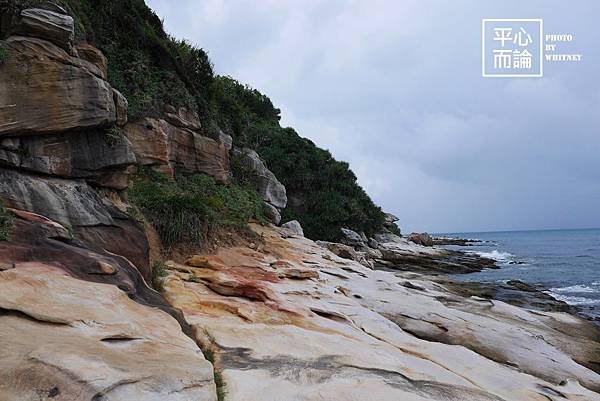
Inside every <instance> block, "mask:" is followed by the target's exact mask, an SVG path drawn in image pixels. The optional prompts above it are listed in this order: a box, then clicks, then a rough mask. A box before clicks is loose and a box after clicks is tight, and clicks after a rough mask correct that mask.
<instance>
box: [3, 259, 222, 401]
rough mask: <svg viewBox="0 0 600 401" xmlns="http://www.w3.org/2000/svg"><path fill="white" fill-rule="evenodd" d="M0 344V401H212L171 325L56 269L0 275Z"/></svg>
mask: <svg viewBox="0 0 600 401" xmlns="http://www.w3.org/2000/svg"><path fill="white" fill-rule="evenodd" d="M40 333H43V336H40ZM0 347H1V348H2V357H1V358H0V399H2V400H15V401H17V400H34V399H59V400H63V399H64V400H74V399H86V400H104V399H106V400H109V399H110V400H123V401H125V400H134V399H135V400H173V401H175V400H190V399H194V400H206V401H213V400H216V392H215V385H214V382H213V372H212V367H211V365H210V363H209V362H208V361H206V360H205V359H204V358H203V356H202V353H201V351H200V350H199V349H198V348H197V346H196V344H194V342H193V341H192V340H191V339H190V338H188V337H187V336H185V335H184V334H183V333H182V332H181V329H180V326H179V324H178V323H177V321H176V320H175V319H173V318H172V317H171V316H169V315H168V314H166V313H164V312H162V311H159V310H157V309H155V308H150V307H147V306H143V305H140V304H139V303H136V302H134V301H132V300H131V299H129V297H128V296H127V294H126V293H124V292H123V291H121V290H120V289H118V288H117V287H116V286H112V285H106V284H99V283H92V282H87V281H83V280H77V279H75V278H73V277H70V276H69V275H68V274H67V273H66V272H65V271H62V269H61V267H60V265H57V264H55V263H40V262H29V263H19V264H17V266H16V267H15V268H13V269H10V270H6V271H0ZM166 363H168V364H166Z"/></svg>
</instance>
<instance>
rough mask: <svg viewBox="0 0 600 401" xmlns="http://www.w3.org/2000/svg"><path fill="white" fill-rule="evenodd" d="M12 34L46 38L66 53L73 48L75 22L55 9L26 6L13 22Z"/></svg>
mask: <svg viewBox="0 0 600 401" xmlns="http://www.w3.org/2000/svg"><path fill="white" fill-rule="evenodd" d="M13 24H14V25H13V26H12V27H11V29H10V31H11V33H12V34H16V35H23V36H31V37H34V38H39V39H45V40H48V41H50V42H52V43H54V44H55V45H57V46H59V47H61V48H62V49H64V50H65V51H67V52H68V53H70V52H71V50H72V48H73V38H74V36H75V35H74V34H75V24H74V21H73V18H72V17H71V16H69V15H65V14H62V13H59V12H56V11H51V10H44V9H41V8H28V9H26V10H23V11H21V14H20V15H19V16H18V18H16V21H14V22H13Z"/></svg>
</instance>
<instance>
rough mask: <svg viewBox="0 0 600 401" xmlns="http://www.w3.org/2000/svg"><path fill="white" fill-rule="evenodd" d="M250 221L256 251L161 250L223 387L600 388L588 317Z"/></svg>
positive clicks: (294, 394) (418, 395)
mask: <svg viewBox="0 0 600 401" xmlns="http://www.w3.org/2000/svg"><path fill="white" fill-rule="evenodd" d="M254 230H256V232H257V233H259V234H260V235H261V237H262V238H263V239H264V244H263V245H262V246H261V249H260V250H258V251H257V250H251V249H249V248H246V247H234V248H221V249H219V251H218V252H217V254H216V255H212V256H196V257H194V258H192V259H190V260H189V261H188V262H187V264H186V265H184V264H178V263H174V262H169V263H168V264H167V268H168V270H169V275H168V276H167V277H166V278H165V280H164V287H165V296H166V297H167V299H168V300H169V302H170V303H171V304H172V305H174V306H175V307H178V308H181V309H182V310H183V312H184V316H185V318H186V320H187V322H188V323H190V324H191V325H192V327H193V328H194V333H195V337H196V340H197V341H198V342H199V343H200V344H203V347H205V348H208V349H211V350H212V352H213V353H214V354H215V367H216V369H217V370H219V371H220V372H221V375H222V377H223V379H224V383H225V385H226V387H225V390H226V392H227V399H230V400H255V399H261V400H282V399H306V400H313V399H314V400H316V399H327V400H348V399H366V398H369V399H377V400H399V399H402V400H413V399H414V400H465V399H468V400H515V401H526V400H536V401H537V400H542V399H555V398H556V397H559V398H560V399H568V400H583V399H585V400H599V399H600V396H599V395H598V394H597V393H594V392H593V391H597V390H598V389H600V375H598V373H596V372H595V371H594V370H593V369H597V365H595V364H596V363H597V361H596V359H595V358H597V356H598V355H599V354H598V352H599V351H600V346H599V344H598V343H597V342H595V341H594V337H593V336H594V334H593V333H595V331H594V329H593V328H592V327H591V326H590V325H589V324H588V323H585V322H584V321H582V320H579V319H577V318H575V317H573V316H571V315H568V314H564V313H559V312H539V311H536V312H532V311H527V310H524V309H520V308H517V307H514V306H511V305H508V304H505V303H503V302H501V301H494V300H482V299H478V298H472V299H469V298H461V297H458V296H457V295H454V294H453V293H452V292H450V291H448V290H447V289H445V288H444V286H443V285H440V284H438V283H435V282H432V281H430V280H429V279H428V277H427V276H421V275H418V274H415V273H396V274H392V273H389V272H383V271H372V270H370V269H367V268H365V267H363V266H361V265H360V264H359V263H355V262H353V261H349V260H347V259H340V258H338V257H337V256H336V255H334V254H332V253H330V252H329V251H328V250H326V249H324V248H322V247H320V246H318V245H317V244H315V243H314V242H312V241H310V240H307V239H304V238H300V237H291V238H290V237H289V236H287V234H286V231H287V230H284V229H273V228H265V227H259V226H254ZM291 269H293V270H291ZM290 271H297V272H299V271H302V272H304V273H303V274H301V275H298V274H294V275H293V276H289V275H288V274H287V272H290ZM308 272H312V274H310V275H309V274H308ZM300 277H302V278H300ZM573 343H577V344H578V346H577V347H573V346H572V345H571V344H573ZM559 394H560V396H558V395H559ZM556 399H558V398H556Z"/></svg>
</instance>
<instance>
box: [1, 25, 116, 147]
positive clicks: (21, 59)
mask: <svg viewBox="0 0 600 401" xmlns="http://www.w3.org/2000/svg"><path fill="white" fill-rule="evenodd" d="M3 46H4V47H5V48H6V50H7V52H8V54H9V55H8V57H7V59H6V60H5V61H4V62H3V63H2V64H0V105H2V107H0V136H15V135H27V134H34V133H35V134H38V135H39V134H50V133H56V132H61V131H67V130H72V129H88V128H92V127H97V126H108V125H110V124H113V123H114V122H115V121H116V111H115V104H114V101H113V94H112V88H111V87H110V85H109V84H108V83H107V82H106V81H104V80H103V79H101V78H99V77H97V76H96V75H95V74H94V73H93V72H90V69H88V66H90V65H91V64H90V63H88V62H86V61H84V60H81V59H78V58H75V57H71V56H69V55H68V54H67V53H66V52H65V51H64V50H63V49H60V48H59V47H57V46H55V45H53V44H52V43H50V42H47V41H44V40H40V39H35V38H25V37H17V36H13V37H10V38H8V39H7V40H6V41H5V42H3ZM23 71H27V74H24V73H23Z"/></svg>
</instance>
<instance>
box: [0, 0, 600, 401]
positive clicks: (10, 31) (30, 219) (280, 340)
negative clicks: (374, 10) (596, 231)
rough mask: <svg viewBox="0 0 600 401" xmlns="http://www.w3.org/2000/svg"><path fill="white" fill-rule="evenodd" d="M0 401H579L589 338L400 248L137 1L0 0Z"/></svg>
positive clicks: (538, 298) (593, 372) (428, 255)
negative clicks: (464, 281)
mask: <svg viewBox="0 0 600 401" xmlns="http://www.w3.org/2000/svg"><path fill="white" fill-rule="evenodd" d="M0 39H1V40H0V199H1V200H2V206H0V350H1V351H0V401H34V400H50V399H52V400H65V401H66V400H90V401H102V400H106V401H108V400H111V401H112V400H123V401H125V400H128V401H129V400H156V401H158V400H161V401H163V400H173V401H176V400H180V401H184V400H185V401H187V400H207V401H215V400H240V401H241V400H245V401H248V400H273V401H281V400H340V401H342V400H364V399H372V400H378V401H379V400H389V401H397V400H438V401H442V400H451V401H459V400H478V401H479V400H482V401H483V400H490V401H492V400H493V401H499V400H506V401H509V400H511V401H524V400H531V401H534V400H535V401H541V400H556V401H558V400H578V401H583V400H600V394H599V393H598V392H599V391H600V342H599V340H600V337H599V333H600V332H599V331H598V328H597V327H596V326H595V325H593V324H591V323H590V322H588V321H586V320H584V319H582V318H580V317H578V316H577V315H576V314H575V313H573V311H572V310H571V309H570V308H569V307H568V306H567V305H566V304H564V303H562V302H559V301H556V300H555V299H553V298H552V297H550V296H549V295H546V294H544V293H543V292H541V291H539V290H538V289H536V288H533V287H531V286H528V285H527V284H525V283H521V282H519V281H510V282H508V283H506V284H505V285H501V286H489V285H485V284H479V283H459V282H456V281H454V280H452V279H450V278H448V275H449V274H460V273H464V274H468V273H472V272H477V271H481V270H482V269H492V268H498V266H496V263H495V261H494V260H491V259H487V258H483V257H480V256H478V255H475V254H472V253H465V252H460V251H455V250H449V249H445V248H444V247H443V246H442V245H468V244H472V243H475V242H477V240H473V239H460V238H445V237H434V236H431V235H429V234H426V233H412V234H408V235H402V233H401V230H400V227H399V225H398V221H399V219H398V217H396V216H394V215H392V214H389V213H385V212H384V211H382V210H381V208H379V207H378V206H377V205H375V204H374V203H373V202H372V200H371V199H370V198H369V196H368V195H367V194H366V193H365V191H364V190H363V189H362V188H361V187H360V186H359V185H358V183H357V181H356V176H355V175H354V174H353V173H352V171H351V170H350V169H349V166H348V164H347V163H344V162H339V161H336V160H335V159H334V158H333V157H332V156H331V154H330V153H329V152H327V151H325V150H323V149H320V148H318V147H317V146H316V145H315V144H314V143H312V142H311V141H309V140H306V139H304V138H302V137H300V136H299V135H298V134H297V133H296V132H295V131H294V130H293V129H291V128H286V127H281V126H280V125H279V110H278V109H276V108H275V107H274V106H273V105H272V103H271V101H270V100H269V99H268V97H266V96H265V95H263V94H261V93H260V92H258V91H257V90H254V89H252V88H249V87H247V86H245V85H243V84H240V83H238V82H237V81H235V80H234V79H232V78H230V77H219V76H217V75H215V74H214V72H213V71H212V66H211V64H210V60H209V59H208V57H207V55H206V53H205V52H204V51H203V50H202V49H198V48H196V47H194V46H192V45H190V44H189V43H187V42H185V41H179V40H176V39H174V38H171V37H170V36H168V35H167V34H166V33H165V32H164V30H163V28H162V23H161V21H160V19H159V18H158V17H157V16H156V15H155V14H154V13H153V12H152V11H151V10H150V9H148V8H147V7H146V5H145V4H144V3H143V1H138V0H124V1H120V2H110V1H106V2H96V1H88V0H63V1H57V2H47V1H38V0H29V1H28V0H14V1H13V0H0Z"/></svg>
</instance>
